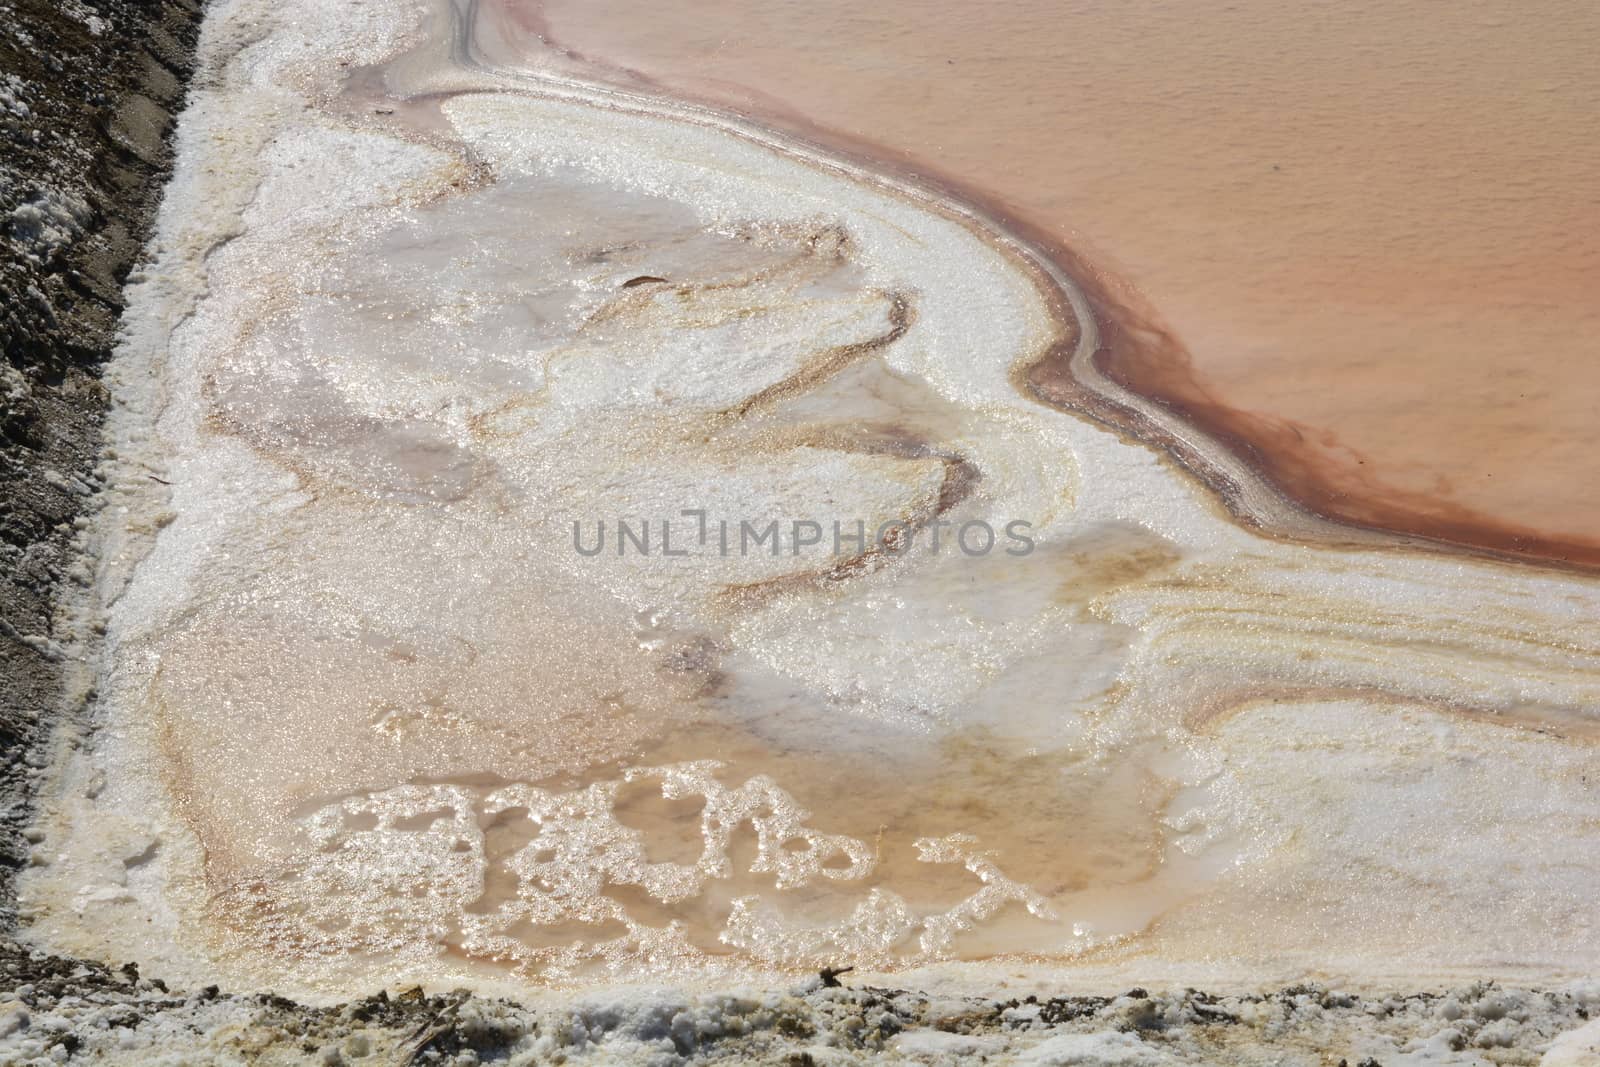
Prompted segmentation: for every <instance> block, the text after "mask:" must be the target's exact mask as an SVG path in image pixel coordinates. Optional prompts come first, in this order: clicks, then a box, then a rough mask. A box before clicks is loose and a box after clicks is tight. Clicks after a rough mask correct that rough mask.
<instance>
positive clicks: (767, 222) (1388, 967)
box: [25, 0, 1600, 996]
mask: <svg viewBox="0 0 1600 1067" xmlns="http://www.w3.org/2000/svg"><path fill="white" fill-rule="evenodd" d="M312 14H314V12H313V11H312V7H311V6H309V5H308V6H307V7H306V8H305V10H303V11H302V10H301V9H300V7H298V6H296V5H295V4H292V3H291V4H281V3H280V4H274V5H264V4H258V3H254V2H250V0H240V2H236V3H233V4H228V5H223V6H221V7H219V8H218V9H217V11H216V12H214V13H213V15H212V16H211V23H210V30H209V33H210V36H209V39H208V49H209V57H210V58H209V62H210V64H211V70H212V72H213V75H214V77H215V81H214V82H213V83H211V84H210V86H209V87H208V88H206V89H204V90H203V91H201V92H200V93H199V94H198V96H197V100H196V103H195V105H194V107H193V109H192V110H191V112H190V113H189V114H188V116H186V119H185V126H184V129H183V135H182V141H181V144H180V149H181V165H180V169H179V175H178V178H177V180H176V182H175V185H174V188H173V190H172V192H171V194H170V195H169V202H168V204H167V206H166V208H165V214H164V223H163V231H162V248H161V249H160V255H159V257H158V260H157V263H156V265H155V267H154V268H153V269H152V271H151V273H150V275H149V276H148V277H147V278H146V279H144V280H143V281H142V282H140V283H139V284H138V286H137V287H136V288H135V291H134V293H135V297H136V310H135V312H134V315H133V319H132V333H131V339H130V342H129V344H128V346H127V348H126V350H125V351H124V352H123V354H122V355H121V356H120V357H119V362H118V366H117V367H116V368H115V372H114V374H115V380H114V385H115V388H116V390H117V393H118V397H119V400H120V402H121V404H122V405H123V406H122V408H121V409H120V411H119V412H118V414H117V416H116V419H115V422H114V434H115V437H116V441H117V456H116V458H115V459H114V460H113V461H112V463H111V473H112V475H113V482H114V485H115V488H114V489H113V490H111V491H110V492H109V493H108V496H107V499H106V509H105V512H104V519H103V524H102V526H103V528H102V531H101V537H102V540H103V544H104V551H103V553H102V557H103V560H104V562H103V564H102V568H101V573H100V575H99V579H98V581H99V585H98V589H97V595H98V596H99V597H100V599H101V602H102V603H103V604H104V606H105V610H106V612H107V619H106V621H107V635H106V640H105V649H104V655H105V659H104V673H103V676H102V677H101V679H100V682H99V694H100V695H99V698H98V700H97V702H96V703H95V705H94V708H93V713H92V714H93V719H94V722H95V726H96V728H95V730H94V731H93V732H92V733H91V734H90V735H89V736H88V737H87V738H86V739H85V743H84V745H83V746H82V749H81V751H79V752H77V753H74V754H72V755H70V756H69V757H68V758H67V760H66V761H65V765H64V767H63V771H62V777H61V787H60V793H59V797H58V799H57V801H56V803H55V805H54V807H53V810H52V811H51V812H50V817H49V819H48V820H47V821H48V824H49V826H48V828H49V835H48V836H47V839H46V841H45V843H44V845H42V846H41V849H40V853H39V866H38V867H36V869H35V870H34V872H33V873H32V874H31V875H30V878H29V880H28V883H27V886H26V888H25V904H26V906H27V908H28V909H29V910H30V912H31V915H32V928H31V929H32V934H31V936H33V937H34V938H36V939H37V940H39V941H40V942H42V943H45V944H49V945H51V946H53V947H58V948H63V949H70V950H72V951H75V952H81V953H90V954H97V955H103V956H106V957H108V958H117V959H124V958H133V959H139V960H142V961H149V962H152V963H154V964H156V965H158V966H159V967H161V968H162V969H163V970H164V971H165V972H166V973H168V974H173V975H186V976H190V977H192V978H194V979H195V980H202V979H203V980H220V981H223V982H225V983H228V984H233V985H239V986H249V985H255V984H262V983H270V984H272V985H273V986H274V987H276V988H279V989H288V990H295V991H298V992H301V993H302V994H304V995H312V996H337V995H339V994H340V993H341V992H347V991H348V990H350V989H352V988H365V987H368V986H371V985H376V984H383V983H393V982H402V981H429V982H444V981H452V982H459V981H469V982H475V983H478V984H481V985H501V986H508V985H509V986H512V987H516V988H525V987H526V986H527V985H528V984H529V983H550V982H586V981H615V980H617V979H618V978H627V979H629V980H638V979H640V978H641V977H650V978H659V979H662V980H675V981H693V980H712V981H716V980H726V979H728V978H730V977H733V976H745V977H749V976H757V977H759V976H764V975H771V974H773V973H776V972H778V971H782V970H784V969H811V970H815V969H817V968H819V967H823V966H838V965H845V964H850V963H854V964H856V965H858V966H860V967H862V968H863V969H867V968H873V969H883V970H902V971H903V970H906V969H908V968H921V969H922V970H920V971H918V973H921V974H940V975H945V976H948V975H949V974H951V973H956V974H959V973H960V971H959V969H958V970H957V971H956V972H948V971H937V970H935V971H930V970H927V968H930V967H937V966H940V965H943V964H944V963H945V961H950V960H958V961H960V960H966V961H979V960H995V959H1004V960H1005V966H1007V967H1009V968H1023V969H1024V970H1028V969H1032V970H1033V971H1034V972H1035V973H1050V974H1057V973H1060V974H1066V975H1070V976H1080V977H1082V978H1083V979H1084V980H1098V979H1103V978H1104V977H1105V976H1108V975H1126V974H1138V975H1140V976H1154V977H1159V978H1170V979H1171V980H1173V981H1191V982H1199V981H1204V982H1205V983H1206V984H1208V985H1216V984H1218V983H1227V982H1239V981H1255V980H1262V979H1263V977H1273V976H1280V975H1296V974H1301V973H1305V972H1306V971H1308V970H1323V971H1330V972H1334V973H1341V974H1344V975H1348V976H1351V977H1352V978H1355V979H1358V980H1364V981H1365V980H1372V981H1376V980H1381V979H1384V978H1402V979H1406V980H1412V979H1417V978H1419V977H1421V978H1427V977H1437V976H1443V975H1447V974H1453V973H1460V972H1461V971H1471V970H1474V969H1482V968H1489V967H1492V968H1495V969H1496V970H1497V971H1500V972H1501V973H1505V972H1508V971H1509V972H1514V973H1518V974H1525V975H1536V976H1540V977H1545V976H1560V975H1566V974H1570V973H1576V972H1581V971H1582V970H1584V969H1585V968H1586V967H1587V966H1589V965H1590V963H1591V962H1592V960H1593V959H1594V955H1595V950H1596V947H1597V941H1596V939H1597V938H1600V931H1597V930H1596V929H1595V928H1594V924H1593V921H1592V918H1591V916H1590V911H1591V910H1592V909H1591V907H1590V893H1589V887H1591V886H1592V884H1593V880H1594V876H1595V873H1596V872H1595V870H1594V864H1595V862H1596V861H1595V858H1594V857H1595V856H1596V855H1597V853H1596V850H1595V849H1594V844H1595V834H1596V830H1595V827H1596V826H1597V825H1600V788H1597V787H1596V785H1595V784H1594V783H1593V781H1592V777H1593V776H1592V774H1591V768H1592V767H1593V751H1594V750H1593V737H1594V709H1595V707H1596V706H1597V698H1600V675H1597V674H1596V666H1597V660H1596V655H1597V651H1600V625H1597V623H1596V619H1600V614H1597V612H1596V608H1597V607H1600V591H1597V589H1596V588H1595V585H1594V583H1593V582H1592V581H1590V580H1587V579H1582V578H1576V577H1568V576H1558V575H1549V574H1541V573H1540V572H1538V571H1536V570H1533V569H1521V568H1515V567H1510V566H1504V565H1499V564H1491V563H1484V562H1480V561H1471V560H1461V559H1454V558H1449V557H1445V556H1434V555H1426V554H1420V553H1414V552H1407V551H1402V550H1398V549H1394V548H1386V547H1383V546H1375V547H1372V548H1362V549H1356V548H1348V547H1344V548H1339V547H1332V546H1322V547H1319V546H1317V545H1315V544H1314V543H1301V544H1296V543H1289V542H1283V541H1276V540H1268V539H1264V538H1261V537H1257V536H1254V535H1251V534H1248V533H1246V532H1244V531H1243V530H1241V529H1239V528H1238V527H1236V526H1234V525H1233V524H1232V523H1231V522H1230V521H1229V520H1228V519H1227V518H1226V517H1225V516H1224V515H1223V514H1222V513H1221V511H1220V509H1219V508H1218V507H1217V506H1216V505H1215V503H1214V502H1213V501H1212V500H1211V499H1210V498H1209V497H1208V496H1206V495H1205V494H1204V492H1203V491H1202V490H1201V489H1200V488H1199V487H1198V486H1197V485H1195V484H1194V483H1193V482H1192V481H1190V480H1189V479H1188V478H1186V477H1185V476H1182V475H1180V474H1179V473H1178V472H1176V471H1175V470H1174V469H1173V468H1172V467H1170V466H1168V465H1167V464H1166V463H1165V462H1164V461H1162V460H1161V459H1160V458H1158V455H1157V453H1155V452H1154V451H1152V450H1150V449H1149V448H1147V447H1146V446H1143V445H1140V444H1138V443H1136V442H1133V441H1131V440H1127V439H1124V438H1121V437H1118V436H1116V435H1114V434H1112V433H1110V432H1108V431H1106V430H1105V429H1102V428H1100V427H1099V426H1097V425H1096V424H1094V423H1092V422H1090V421H1088V420H1086V419H1084V418H1081V417H1079V416H1077V415H1074V414H1071V413H1069V412H1065V411H1062V410H1058V409H1056V408H1053V407H1050V406H1048V405H1045V404H1043V403H1041V402H1040V401H1039V400H1038V399H1036V398H1035V397H1034V396H1033V395H1032V394H1031V392H1029V391H1028V390H1027V389H1025V388H1023V387H1021V386H1019V377H1020V375H1019V371H1021V370H1022V369H1024V368H1026V367H1028V366H1030V365H1032V364H1033V363H1035V362H1036V361H1037V360H1038V358H1039V356H1040V353H1042V352H1043V351H1044V350H1046V349H1047V348H1048V347H1049V346H1050V345H1052V344H1053V343H1055V342H1056V341H1058V340H1059V339H1060V338H1061V337H1062V336H1063V335H1064V332H1066V331H1068V330H1069V327H1070V324H1063V323H1061V322H1058V321H1057V319H1056V317H1055V316H1057V315H1059V314H1060V312H1059V311H1056V310H1054V309H1055V307H1056V306H1057V305H1058V304H1059V303H1060V302H1059V301H1057V302H1054V303H1052V301H1051V300H1049V299H1048V296H1049V294H1048V293H1047V292H1044V291H1042V287H1043V285H1044V284H1045V280H1044V279H1042V278H1041V277H1040V276H1039V275H1038V274H1037V273H1034V272H1031V271H1030V270H1028V269H1027V268H1026V265H1025V264H1024V263H1023V262H1021V261H1020V260H1019V257H1018V254H1017V252H1016V250H1015V248H1013V247H1011V246H1009V245H1007V244H1006V243H1005V242H1004V240H1003V239H1002V238H1001V237H1000V236H997V235H995V234H993V233H990V232H986V231H984V230H983V229H982V228H981V227H980V226H979V225H978V224H977V223H976V222H974V221H973V220H972V219H970V218H964V217H961V216H959V215H956V214H953V213H949V212H945V211H943V210H941V207H940V205H939V204H937V203H930V202H928V201H924V200H919V199H915V198H910V197H908V196H905V195H897V194H896V193H895V192H894V191H893V190H891V189H890V188H888V187H885V186H881V185H874V184H872V183H870V182H869V181H866V180H864V179H862V178H861V177H860V176H858V175H853V174H851V173H849V172H847V171H844V170H840V169H836V168H830V167H828V166H827V165H825V164H823V163H821V162H819V161H816V160H811V159H807V158H805V157H804V156H802V155H798V154H795V153H786V152H781V151H776V150H774V149H773V147H771V146H770V145H767V144H763V143H760V142H757V141H752V140H750V139H749V138H747V137H745V136H743V134H742V132H741V131H740V130H739V129H738V128H736V127H730V126H727V125H724V124H719V123H718V122H716V121H714V120H713V118H712V117H711V116H706V115H685V114H683V113H681V112H680V113H675V114H655V113H652V111H651V110H650V109H651V107H653V106H654V105H653V103H652V102H651V101H648V100H636V99H630V98H626V97H623V96H618V95H615V94H606V93H603V92H601V91H598V90H594V89H592V88H590V87H587V86H585V85H583V84H580V83H576V82H573V81H571V80H570V79H569V80H563V79H560V78H557V77H554V76H551V75H545V76H537V75H534V74H531V73H529V72H527V71H518V70H496V69H492V68H491V67H486V66H484V65H483V64H485V63H487V61H488V58H489V57H490V55H491V54H492V49H489V44H488V43H486V40H487V37H488V36H489V35H488V33H487V29H488V28H485V27H481V26H480V27H476V28H477V29H480V30H485V32H484V33H483V34H480V35H478V36H476V37H473V36H471V35H470V33H469V32H468V31H470V30H472V29H473V28H474V27H473V26H472V25H471V24H470V23H469V22H466V21H460V20H464V19H466V17H467V16H468V15H469V14H470V12H468V11H466V10H462V11H456V12H452V11H445V10H440V11H435V12H433V13H432V22H431V25H430V29H429V33H430V34H431V36H429V37H420V38H418V37H412V38H409V39H408V35H410V34H411V31H412V26H413V24H414V21H415V18H414V14H413V12H412V11H411V10H410V9H409V8H408V7H407V6H406V5H403V4H397V5H392V6H385V5H372V6H370V7H367V8H360V9H351V10H348V11H342V12H341V13H340V14H339V15H338V16H337V20H341V21H336V22H333V23H330V22H329V21H328V18H329V16H327V15H326V13H316V14H317V17H315V18H313V17H311V16H312ZM452 19H455V20H458V21H452ZM470 42H475V43H476V45H477V46H478V48H479V49H480V50H478V51H474V50H472V49H469V48H465V47H464V46H465V45H466V44H468V43H470ZM451 44H454V45H456V46H457V47H455V48H451V47H448V46H449V45H451ZM402 46H403V47H402ZM483 49H489V50H488V51H484V50H483ZM396 53H403V55H404V58H403V59H401V60H399V61H397V62H393V63H390V64H388V65H387V66H386V67H383V68H377V69H376V70H368V71H365V72H361V68H364V67H369V66H371V65H374V64H379V63H380V62H382V61H385V60H388V59H389V57H390V56H392V55H394V54H396ZM463 56H466V57H467V58H468V59H472V60H474V61H473V62H462V61H461V57H463ZM441 57H453V59H452V61H450V62H446V61H445V59H443V58H441ZM353 70H354V71H358V73H357V74H356V75H355V76H354V77H351V71H353ZM380 76H381V77H383V78H386V79H387V85H388V88H387V90H386V92H387V93H388V94H390V95H388V96H374V95H371V94H372V93H373V92H374V90H373V89H372V86H373V85H374V84H376V83H377V80H378V79H379V77H380ZM466 90H471V91H466ZM308 105H310V106H308ZM1069 295H1070V294H1069ZM1068 303H1069V304H1070V301H1068ZM152 474H153V475H154V476H155V477H151V475H152ZM157 479H159V480H157ZM167 483H170V487H169V486H168V485H167ZM684 508H704V509H706V510H707V511H708V512H709V513H710V514H712V515H720V516H730V517H734V518H736V519H737V518H750V519H754V520H760V521H762V522H764V521H766V520H767V519H769V518H774V517H776V518H782V519H785V520H788V519H791V518H793V519H809V520H815V521H817V522H818V523H819V524H831V522H832V521H834V520H840V521H843V522H845V523H853V522H854V521H855V520H856V519H861V520H863V522H865V523H866V525H867V526H868V527H869V528H871V527H874V526H876V525H877V524H878V523H879V522H882V521H885V520H890V519H897V520H901V521H904V522H906V523H908V524H909V526H910V527H911V528H915V529H916V530H917V531H918V533H919V536H920V538H921V540H920V541H916V542H914V544H913V548H912V550H911V551H910V552H908V553H907V554H905V555H903V556H898V557H896V556H891V555H888V554H886V553H863V554H860V555H859V556H856V557H853V558H848V559H845V560H842V561H841V560H837V559H833V558H830V557H829V556H827V555H825V554H817V555H811V554H798V555H797V554H795V553H794V552H793V545H792V543H791V544H789V545H787V546H785V548H784V550H783V551H782V552H780V554H778V555H776V556H774V555H771V554H767V553H765V552H761V553H757V554H751V555H730V556H728V557H723V556H721V555H720V554H715V555H713V554H711V553H704V554H695V555H692V556H690V557H687V558H679V557H665V556H663V555H661V554H659V552H658V553H656V554H652V555H648V556H646V555H640V554H633V553H629V554H621V555H618V554H615V552H614V545H613V546H612V550H611V551H607V552H603V553H601V554H599V555H596V556H592V557H591V556H585V555H582V554H581V553H579V552H576V551H575V550H574V546H573V542H572V526H573V523H574V522H577V523H579V524H580V525H581V526H586V527H592V524H593V523H594V522H596V521H599V520H605V521H608V522H613V523H614V522H615V521H616V520H617V519H618V518H629V519H641V518H649V519H651V520H652V521H654V522H656V523H659V522H660V521H661V519H662V518H675V517H677V516H678V515H679V512H680V511H681V510H682V509H684ZM1015 519H1022V520H1025V521H1026V522H1028V523H1029V524H1030V526H1029V530H1030V535H1031V537H1032V539H1033V543H1034V548H1033V551H1031V552H1029V553H1028V554H1026V555H1017V556H1013V555H1008V554H1005V553H1004V552H1002V551H996V552H994V553H991V554H989V555H986V556H984V557H983V558H981V559H978V558H971V557H968V556H966V555H963V554H961V553H959V552H954V551H950V550H948V549H947V550H946V551H945V552H942V553H933V552H931V551H927V550H926V548H927V545H928V543H929V541H930V540H931V536H932V530H933V526H932V524H933V523H934V522H935V521H936V520H937V521H948V522H950V523H953V524H955V526H956V527H959V526H960V524H962V523H966V522H971V521H976V520H983V521H984V522H986V523H988V524H989V525H990V526H991V527H992V528H994V529H996V530H999V529H1002V528H1004V527H1005V526H1006V524H1007V523H1008V522H1010V521H1012V520H1015ZM947 534H948V531H947ZM1464 875H1465V876H1464ZM1446 916H1447V917H1448V921H1444V919H1443V917H1446ZM974 973H978V972H974Z"/></svg>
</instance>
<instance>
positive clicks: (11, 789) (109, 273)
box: [0, 0, 199, 925]
mask: <svg viewBox="0 0 1600 1067" xmlns="http://www.w3.org/2000/svg"><path fill="white" fill-rule="evenodd" d="M198 23H199V0H0V348H4V350H5V360H4V362H3V363H0V752H3V760H4V764H3V767H0V920H3V921H4V923H5V925H10V923H11V922H12V921H14V913H13V908H12V901H13V894H12V892H11V881H12V878H13V876H14V873H15V870H16V868H17V866H18V865H19V864H21V863H23V862H24V861H25V858H26V854H27V846H26V842H25V841H24V840H23V838H22V827H23V825H24V824H25V823H26V821H27V810H28V799H27V798H28V794H29V789H30V784H31V781H32V778H33V770H34V768H35V766H36V765H38V764H39V763H41V762H42V758H41V754H40V748H39V746H40V743H41V742H42V741H43V740H44V739H45V737H46V734H47V731H48V727H49V726H50V724H51V720H52V716H53V715H54V714H55V712H56V709H57V708H59V707H60V705H61V692H62V669H63V665H64V661H65V657H66V652H65V650H64V647H63V639H62V635H61V634H60V632H59V628H60V625H61V621H60V619H59V618H58V614H57V611H58V603H57V599H58V598H57V595H56V594H57V591H58V590H59V589H60V588H62V585H63V583H64V582H69V581H72V580H74V579H75V578H78V577H82V576H83V572H82V571H81V569H77V568H75V566H74V564H75V560H74V556H73V552H72V547H71V546H72V542H73V538H74V535H75V534H76V532H77V523H78V521H79V519H80V516H79V512H80V510H81V509H82V507H83V505H84V503H85V500H86V498H87V497H88V496H89V495H90V493H91V492H92V490H93V487H94V475H93V471H92V468H93V466H94V462H95V459H96V456H97V451H98V447H99V426H100V420H101V414H102V412H103V411H104V409H105V404H106V395H105V390H104V388H103V387H102V386H101V383H100V380H99V373H98V368H99V367H100V365H101V364H102V363H103V361H104V360H105V359H106V357H107V356H108V355H109V354H110V350H111V346H112V344H113V342H114V339H115V336H116V329H117V319H118V315H119V314H120V312H121V310H122V297H121V291H122V283H123V280H124V279H125V278H126V277H127V274H128V272H129V270H130V269H131V268H132V267H133V265H134V263H135V261H136V260H137V258H138V256H139V252H140V248H141V245H142V243H143V241H144V238H145V236H146V232H147V228H148V226H149V223H150V221H151V218H152V215H153V213H154V211H155V206H156V203H157V200H158V197H159V195H160V190H161V185H162V182H163V180H164V179H165V176H166V173H167V165H168V151H167V144H166V139H167V135H168V133H169V132H170V130H171V128H172V125H173V118H174V115H175V114H176V112H177V110H178V108H179V107H180V105H181V104H182V100H183V91H184V84H185V80H186V78H187V77H188V73H189V69H190V65H191V62H192V59H193V54H194V44H195V39H196V35H197V32H198Z"/></svg>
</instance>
